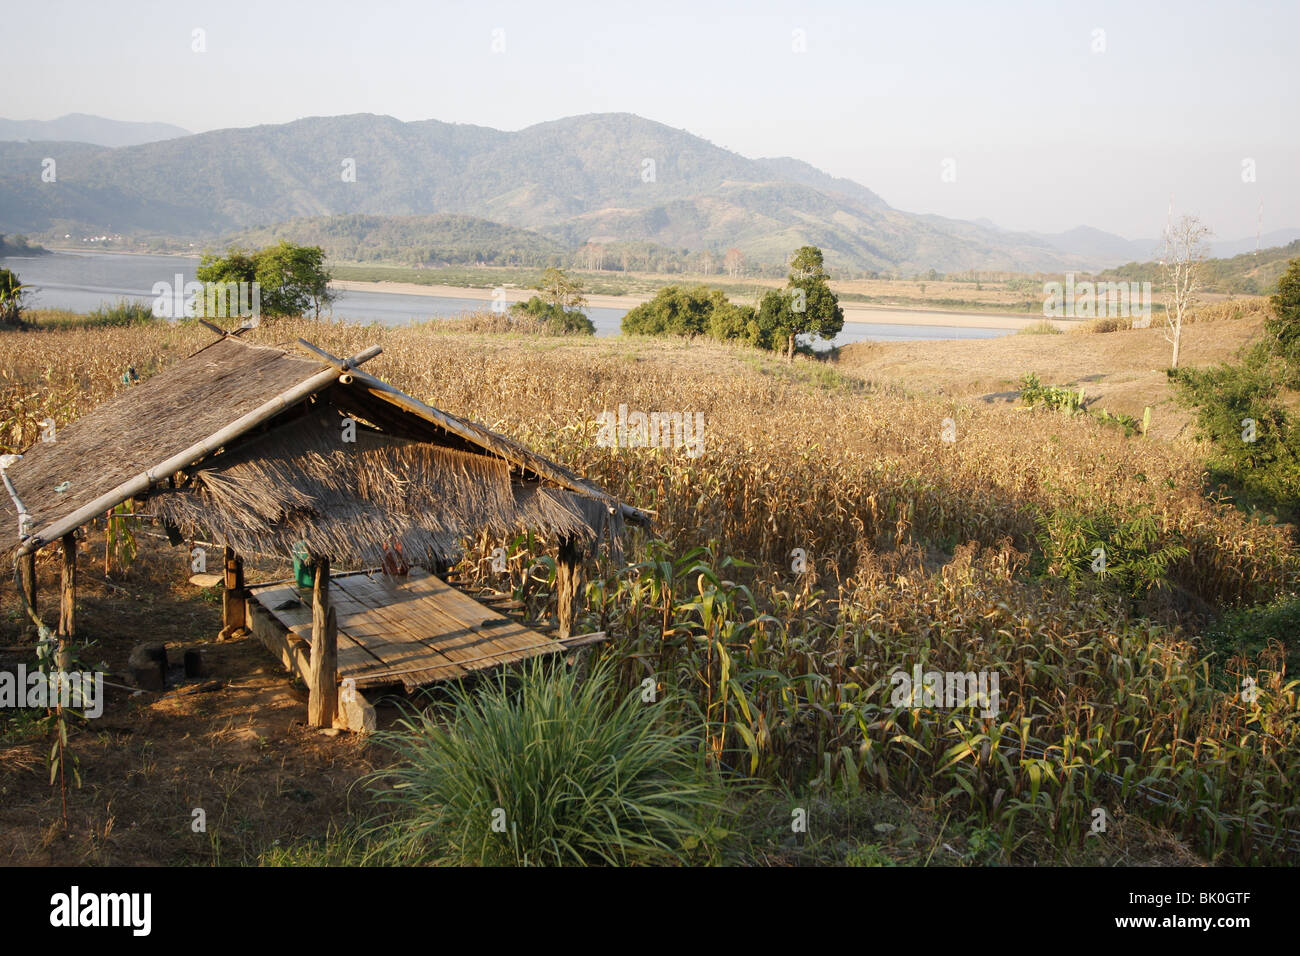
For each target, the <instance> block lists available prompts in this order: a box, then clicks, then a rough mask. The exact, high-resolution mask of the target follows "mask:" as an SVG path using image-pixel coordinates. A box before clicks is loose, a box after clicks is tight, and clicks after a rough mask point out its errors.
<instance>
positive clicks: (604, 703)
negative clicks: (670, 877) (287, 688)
mask: <svg viewBox="0 0 1300 956" xmlns="http://www.w3.org/2000/svg"><path fill="white" fill-rule="evenodd" d="M554 663H555V662H548V661H544V660H537V659H535V660H533V661H532V662H530V663H529V664H528V665H526V666H525V667H524V668H523V670H524V673H523V675H522V677H521V678H520V680H519V683H518V685H517V686H515V685H512V684H511V683H510V682H509V681H508V679H507V678H506V677H505V676H504V675H502V676H498V677H497V678H495V679H488V680H485V681H484V682H483V683H482V684H480V685H479V686H478V687H477V688H476V689H471V688H469V687H466V686H463V685H462V686H458V687H456V688H453V689H452V691H451V699H452V702H451V710H452V713H451V719H450V723H444V722H443V721H442V720H441V719H440V718H439V717H437V716H435V715H433V714H431V713H429V712H427V711H426V712H423V713H417V714H414V715H412V716H408V717H407V718H405V719H404V720H402V721H401V722H400V724H399V727H400V728H401V729H400V730H397V731H393V732H387V733H382V734H379V735H377V737H378V739H379V742H381V743H382V744H385V745H387V746H389V747H391V748H392V749H393V750H394V751H396V753H397V755H398V757H399V759H400V761H401V762H400V764H399V765H398V766H397V768H396V769H395V770H391V771H382V772H380V773H379V774H377V775H376V777H375V781H376V783H380V782H381V781H383V782H391V783H392V784H393V786H392V789H388V790H380V791H379V792H378V796H379V799H380V800H381V801H383V802H384V803H385V804H386V805H388V806H389V807H391V808H392V810H393V811H394V819H393V822H392V823H391V825H390V826H389V827H388V828H386V830H385V832H384V835H383V836H381V837H380V838H379V840H377V844H376V845H377V847H379V848H381V849H380V850H379V851H378V852H381V853H384V854H385V855H386V856H387V857H388V858H389V859H393V860H397V861H400V862H403V863H434V862H436V863H451V864H462V865H473V866H480V865H493V864H495V865H516V866H518V865H524V866H528V865H547V864H551V865H554V864H570V865H571V864H636V863H678V862H685V861H687V860H688V859H690V858H691V857H694V856H697V855H699V854H700V853H705V852H708V849H709V848H710V847H711V846H712V844H713V843H714V841H715V840H716V839H717V838H718V836H720V835H721V831H720V830H719V829H718V828H717V826H716V823H717V819H718V816H719V814H720V813H721V812H722V804H723V791H722V789H721V786H720V784H719V782H718V780H717V777H716V775H715V774H714V773H712V772H710V771H708V770H706V769H705V767H704V765H703V761H702V757H701V754H700V739H699V737H698V736H696V735H695V734H692V733H688V732H685V731H682V730H680V729H678V728H676V727H675V726H674V725H673V724H672V721H671V719H670V718H669V716H668V715H670V714H673V713H675V712H677V711H679V710H680V704H681V702H680V701H679V700H677V699H676V698H674V697H672V696H660V697H659V699H658V701H657V702H645V701H643V700H642V694H641V693H640V692H639V691H636V690H634V691H632V692H630V693H625V694H620V693H618V692H617V689H616V688H615V686H614V680H613V673H612V671H611V669H610V668H609V667H606V666H597V667H596V668H595V669H594V670H593V671H592V672H591V673H590V674H589V675H588V676H587V677H586V679H584V680H580V679H579V676H578V673H577V671H576V670H574V669H566V668H563V667H562V666H561V667H554V666H551V667H548V664H554Z"/></svg>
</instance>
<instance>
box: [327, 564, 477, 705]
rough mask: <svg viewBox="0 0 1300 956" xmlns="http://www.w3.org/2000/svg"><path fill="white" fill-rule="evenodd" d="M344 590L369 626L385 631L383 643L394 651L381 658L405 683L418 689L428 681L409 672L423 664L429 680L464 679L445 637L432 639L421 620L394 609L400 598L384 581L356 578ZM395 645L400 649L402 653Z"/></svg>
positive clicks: (346, 583)
mask: <svg viewBox="0 0 1300 956" xmlns="http://www.w3.org/2000/svg"><path fill="white" fill-rule="evenodd" d="M342 589H343V590H344V591H346V592H347V594H348V595H349V596H350V597H351V598H352V599H353V600H354V601H356V602H357V604H358V605H360V606H362V607H365V608H366V609H367V610H366V618H367V620H368V621H369V622H374V623H377V624H379V625H380V626H381V627H382V628H383V629H384V631H383V635H384V636H383V639H385V640H386V641H387V643H388V646H389V647H392V648H393V650H392V651H389V652H386V653H382V656H383V658H384V660H385V661H386V662H388V663H389V664H391V665H392V669H395V670H402V671H403V672H404V673H405V676H404V677H403V683H406V684H408V685H412V686H418V684H419V683H421V682H423V681H424V680H425V679H426V678H424V677H423V676H422V674H421V673H420V672H414V671H410V670H409V668H411V667H414V666H416V665H418V664H421V663H427V664H428V668H427V669H428V670H429V671H430V672H431V673H430V674H429V675H428V678H427V679H434V678H435V676H436V679H438V680H446V679H448V678H452V677H461V676H464V674H465V673H466V671H465V670H464V669H463V668H461V667H460V666H458V665H457V664H456V663H455V660H456V655H455V654H451V653H448V641H447V635H446V634H443V633H439V634H436V635H432V636H431V635H429V634H427V633H426V632H425V631H424V629H423V628H422V627H421V623H422V622H421V621H420V620H419V619H413V618H412V616H411V615H409V614H406V613H403V612H402V611H398V610H395V609H394V607H393V606H392V605H393V602H394V600H395V599H397V598H399V597H400V593H399V592H398V591H397V589H395V588H393V587H391V586H386V582H383V581H382V579H381V580H376V579H375V578H373V577H370V578H364V579H363V578H353V579H351V580H349V581H347V582H343V583H342ZM396 645H400V647H401V650H400V652H399V651H398V650H397V648H396V647H395V646H396ZM372 646H373V645H372Z"/></svg>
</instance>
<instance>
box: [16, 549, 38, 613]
mask: <svg viewBox="0 0 1300 956" xmlns="http://www.w3.org/2000/svg"><path fill="white" fill-rule="evenodd" d="M19 565H20V567H21V568H22V575H23V585H22V587H23V595H24V596H26V598H27V606H28V607H29V608H31V611H32V613H33V614H35V613H36V552H35V551H32V552H31V553H29V554H24V555H23V556H22V557H21V558H20V559H19Z"/></svg>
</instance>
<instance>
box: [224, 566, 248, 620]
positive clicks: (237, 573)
mask: <svg viewBox="0 0 1300 956" xmlns="http://www.w3.org/2000/svg"><path fill="white" fill-rule="evenodd" d="M225 574H226V580H225V585H226V591H225V594H224V596H223V597H222V600H221V636H222V637H223V638H228V637H230V636H231V635H232V634H233V633H234V632H235V631H237V630H239V629H240V628H242V627H247V626H248V617H247V610H246V608H247V601H248V592H246V591H245V590H244V559H243V558H241V557H239V556H238V555H236V554H235V549H234V548H226V566H225Z"/></svg>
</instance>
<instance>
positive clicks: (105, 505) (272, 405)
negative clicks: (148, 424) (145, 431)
mask: <svg viewBox="0 0 1300 956" xmlns="http://www.w3.org/2000/svg"><path fill="white" fill-rule="evenodd" d="M382 351H383V349H381V348H380V347H379V346H378V345H372V346H370V348H368V349H365V350H364V351H361V352H358V353H357V354H356V355H354V356H352V357H351V358H350V359H348V364H349V367H352V366H355V365H360V364H361V363H362V362H365V361H368V360H370V359H372V358H374V357H375V356H376V355H378V354H380V353H381V352H382ZM337 375H338V372H337V371H336V370H335V369H333V368H329V369H325V370H324V371H321V372H317V373H316V374H315V375H313V376H312V377H311V378H309V379H305V380H304V381H302V382H299V383H298V384H297V385H295V386H294V387H293V388H290V389H286V390H285V391H283V392H281V393H280V394H279V395H276V396H275V397H274V398H271V399H269V400H267V401H265V402H263V403H262V404H261V405H259V406H258V407H257V408H255V409H253V410H252V411H251V412H248V413H247V414H245V415H241V416H240V417H239V418H237V419H235V420H234V421H233V422H231V423H230V424H229V425H226V426H225V427H224V428H221V429H218V430H217V431H215V432H213V433H212V434H211V435H209V436H208V437H207V438H205V439H203V440H202V441H200V442H196V443H195V444H193V445H191V446H190V447H189V448H186V449H185V450H184V451H181V452H178V453H176V454H175V455H172V456H171V457H170V458H168V459H167V460H166V461H164V462H162V463H160V464H158V465H155V466H154V467H153V468H150V469H148V470H147V471H142V472H141V473H140V474H138V475H136V476H135V477H134V478H128V479H127V480H126V481H124V482H122V483H121V484H120V485H118V486H117V487H116V488H114V489H113V490H111V491H107V492H105V493H104V494H102V495H100V496H99V497H98V498H96V499H95V500H94V501H92V502H90V503H89V504H86V505H83V506H82V507H80V508H78V509H77V510H76V511H74V512H72V514H70V515H67V516H66V517H65V518H63V519H62V520H61V521H56V522H54V524H52V525H50V526H49V527H47V528H45V529H44V531H43V533H42V534H40V535H36V534H33V535H31V536H30V537H28V538H26V539H24V540H23V543H22V545H21V546H20V547H19V548H18V552H17V553H18V554H26V553H27V552H29V551H34V550H36V549H37V548H39V547H40V546H41V545H43V544H45V543H46V542H48V541H53V540H54V539H55V538H60V537H62V536H63V535H64V534H66V533H67V532H69V531H72V530H73V529H76V528H79V527H81V526H82V525H83V524H85V523H86V522H87V521H89V520H90V519H92V518H94V517H96V516H98V515H99V514H101V513H102V512H104V511H107V510H108V509H109V508H114V507H116V506H117V505H120V504H121V503H122V502H123V501H126V500H127V499H128V498H134V497H135V496H136V495H138V494H143V493H144V492H145V491H147V490H148V489H149V488H150V487H151V486H152V485H153V484H154V483H155V482H158V481H161V480H162V479H164V478H168V477H170V476H171V475H174V474H176V472H178V471H180V470H181V469H182V468H187V467H189V466H190V465H192V464H194V463H195V462H196V461H198V460H200V459H201V458H203V457H205V456H207V455H210V454H212V452H214V451H216V450H217V449H218V448H220V447H221V446H222V445H224V444H226V443H227V442H229V441H231V440H232V439H235V438H238V437H239V436H240V435H242V434H243V433H244V432H246V431H248V430H249V429H250V428H253V427H255V426H257V425H260V424H261V423H262V422H264V421H266V420H267V419H268V418H273V417H274V416H276V415H278V414H279V413H280V412H282V411H284V410H285V409H286V408H288V407H290V406H291V405H295V404H297V403H298V402H300V401H302V400H303V399H304V398H306V397H307V396H308V395H311V394H313V393H315V392H317V391H319V390H320V389H322V388H324V387H325V386H326V385H328V384H330V383H331V382H333V381H334V379H335V378H336V377H337Z"/></svg>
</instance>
